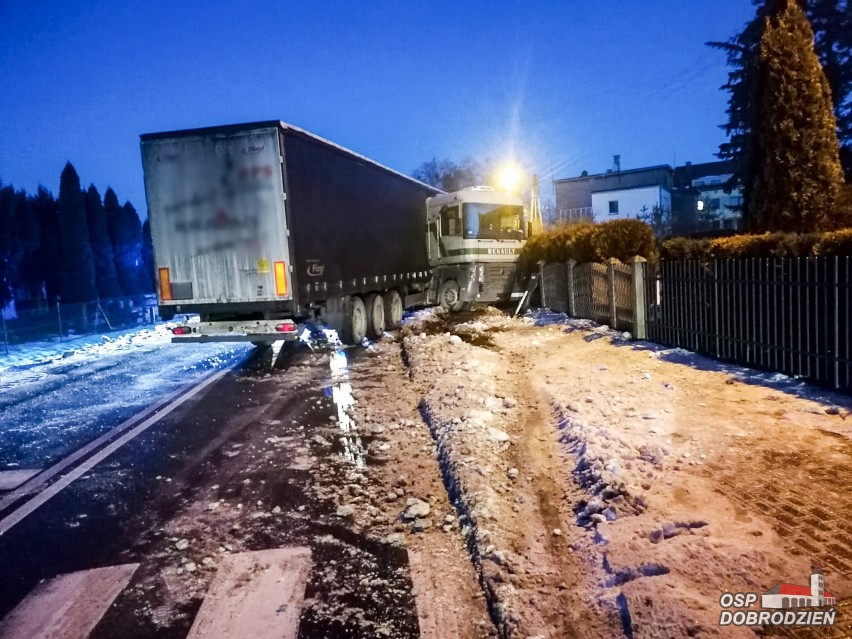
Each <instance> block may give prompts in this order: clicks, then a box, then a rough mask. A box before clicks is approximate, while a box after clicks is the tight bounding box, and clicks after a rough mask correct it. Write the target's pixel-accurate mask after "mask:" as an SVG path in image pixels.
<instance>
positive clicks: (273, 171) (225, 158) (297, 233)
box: [141, 121, 526, 344]
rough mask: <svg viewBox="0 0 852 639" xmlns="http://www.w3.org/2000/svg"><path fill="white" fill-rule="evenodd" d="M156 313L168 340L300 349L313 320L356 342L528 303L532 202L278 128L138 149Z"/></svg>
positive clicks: (144, 142) (224, 130)
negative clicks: (411, 315) (405, 325)
mask: <svg viewBox="0 0 852 639" xmlns="http://www.w3.org/2000/svg"><path fill="white" fill-rule="evenodd" d="M141 147H142V166H143V169H144V174H145V194H146V198H147V202H148V217H149V220H150V225H151V237H152V240H153V253H154V262H155V264H156V270H157V272H156V276H157V282H158V302H159V309H160V316H161V317H163V318H165V319H173V318H174V317H175V316H176V315H180V314H187V315H188V314H198V316H199V321H198V322H189V321H187V322H183V323H180V324H178V325H177V326H175V327H174V328H173V329H172V331H173V333H174V337H173V341H185V342H189V341H192V342H198V341H248V342H253V343H255V344H262V343H268V342H273V341H277V340H281V339H284V340H293V339H295V338H296V335H297V332H298V330H299V329H298V327H299V325H300V324H302V323H305V322H311V321H314V322H322V323H325V324H327V325H328V326H330V327H331V328H334V329H337V331H338V332H339V333H340V335H341V337H342V339H343V340H344V341H345V342H347V343H359V342H361V341H362V340H363V339H364V338H365V337H373V338H377V337H379V336H381V335H382V333H383V332H384V331H385V329H389V328H394V327H396V326H399V324H400V322H401V321H402V313H403V309H404V308H408V307H411V306H416V305H423V304H438V303H440V304H441V305H442V306H444V307H445V308H446V309H448V310H450V311H458V310H461V309H463V308H465V307H466V306H467V305H469V304H470V303H472V302H485V303H491V302H498V301H508V300H510V299H517V298H519V297H520V296H521V295H522V291H521V288H520V287H519V283H518V282H517V278H516V271H515V263H516V261H517V257H518V254H519V253H520V251H521V249H522V247H523V244H524V241H525V239H526V224H525V215H524V208H523V203H522V201H521V199H520V197H518V196H517V195H511V194H507V193H500V192H497V191H495V190H494V189H492V188H490V187H472V188H467V189H463V190H462V191H458V192H455V193H444V192H443V191H441V190H439V189H436V188H435V187H432V186H429V185H428V184H425V183H423V182H420V181H418V180H415V179H414V178H411V177H409V176H406V175H403V174H402V173H399V172H397V171H394V170H393V169H390V168H388V167H386V166H383V165H381V164H379V163H378V162H375V161H373V160H370V159H369V158H366V157H364V156H363V155H360V154H358V153H355V152H354V151H351V150H349V149H345V148H343V147H341V146H339V145H337V144H335V143H333V142H330V141H328V140H325V139H323V138H321V137H319V136H317V135H314V134H312V133H309V132H307V131H305V130H304V129H300V128H298V127H295V126H293V125H291V124H286V123H284V122H280V121H267V122H255V123H249V124H238V125H228V126H219V127H210V128H202V129H188V130H182V131H171V132H167V133H151V134H145V135H142V136H141Z"/></svg>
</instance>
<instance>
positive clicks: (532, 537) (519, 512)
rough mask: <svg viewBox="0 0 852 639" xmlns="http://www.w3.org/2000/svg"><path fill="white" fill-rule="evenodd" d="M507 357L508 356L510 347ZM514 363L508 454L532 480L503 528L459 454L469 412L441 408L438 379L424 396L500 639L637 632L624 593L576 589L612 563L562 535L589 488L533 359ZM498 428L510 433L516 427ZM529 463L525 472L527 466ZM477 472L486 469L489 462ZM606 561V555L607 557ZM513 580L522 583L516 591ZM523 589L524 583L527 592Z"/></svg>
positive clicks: (477, 343) (487, 343)
mask: <svg viewBox="0 0 852 639" xmlns="http://www.w3.org/2000/svg"><path fill="white" fill-rule="evenodd" d="M429 328H431V329H432V331H435V327H427V330H428V329H429ZM447 328H453V329H454V330H453V334H458V335H460V336H461V338H462V340H463V341H464V342H467V343H468V344H469V345H470V346H474V347H478V348H483V349H485V350H488V351H491V352H494V351H501V352H502V349H498V348H496V347H495V346H494V345H493V343H492V342H491V340H490V339H485V338H483V339H479V340H473V339H468V338H467V336H466V335H465V333H464V332H463V331H461V330H459V331H456V330H455V328H456V327H453V326H452V325H451V324H449V323H439V324H438V328H437V331H435V332H439V333H443V331H444V330H446V329H447ZM432 331H430V332H432ZM414 332H415V333H416V332H417V330H416V329H415V330H414ZM427 335H429V333H427ZM420 337H421V338H422V334H421V335H420ZM402 348H403V353H404V355H403V359H404V361H406V362H407V365H408V367H409V370H410V372H409V375H410V377H411V378H412V379H417V377H418V375H417V371H416V370H413V368H414V367H413V366H412V362H414V361H415V360H416V359H417V355H416V354H413V353H411V352H409V349H408V345H407V340H403V347H402ZM503 355H507V353H505V352H503ZM507 359H510V362H511V363H510V366H509V368H510V369H511V372H510V374H511V376H512V377H513V379H515V380H516V381H517V382H519V385H520V386H519V387H518V386H516V387H515V389H514V391H515V393H516V394H517V395H518V396H520V397H522V398H523V399H522V400H521V401H520V402H519V403H518V406H517V411H512V417H513V418H517V420H519V423H514V424H512V428H511V432H512V433H513V437H512V445H511V446H508V447H507V448H505V449H503V450H501V451H500V453H501V454H502V456H503V457H505V459H506V461H507V463H508V465H509V466H511V467H512V468H511V471H512V472H514V474H515V477H517V476H518V475H519V474H520V475H522V476H523V477H522V478H521V479H520V480H518V481H519V483H520V482H523V485H524V489H523V491H521V490H518V494H517V495H516V496H515V500H514V501H515V503H511V502H509V500H506V501H507V502H509V503H503V504H502V506H501V507H502V508H504V509H505V508H508V509H510V510H511V511H513V513H514V514H512V513H506V512H505V510H504V511H503V512H501V513H500V514H499V519H500V521H501V523H500V524H499V525H498V524H496V523H495V519H496V518H498V515H497V514H494V516H491V517H488V519H489V520H490V521H489V522H488V523H487V524H486V523H485V522H482V521H480V519H479V518H478V517H477V515H476V511H477V509H478V508H479V507H481V506H482V503H483V501H482V499H481V493H480V492H479V491H477V488H476V486H475V485H471V482H470V479H471V475H470V474H469V473H470V469H469V468H467V466H468V463H467V462H468V461H470V459H469V458H467V459H466V460H465V458H464V454H465V453H464V451H462V450H456V447H457V446H458V445H459V441H457V440H455V439H454V437H453V431H454V429H455V427H456V426H457V422H458V421H459V417H458V416H457V415H455V414H446V411H442V410H441V408H440V404H439V405H438V406H434V405H433V402H434V401H435V397H431V398H430V396H429V395H430V391H433V390H434V386H433V385H427V387H426V388H424V389H423V392H424V396H423V398H422V399H421V402H420V412H421V415H422V417H423V420H424V422H425V423H426V425H427V426H428V428H429V431H430V433H431V434H432V437H433V440H434V442H435V445H436V448H437V455H438V461H439V465H440V468H441V473H442V477H443V479H444V485H445V488H446V490H447V492H448V494H449V495H450V497H451V500H452V502H453V504H454V506H455V508H456V510H457V513H458V514H459V516H460V517H462V518H464V519H465V521H466V522H467V523H468V524H469V525H470V530H469V532H468V535H467V542H468V543H467V549H468V554H469V556H470V559H471V562H472V563H473V565H474V567H475V569H476V571H477V575H478V577H479V581H480V587H481V588H482V590H483V592H484V593H485V596H486V600H487V603H488V608H489V612H490V615H491V618H492V621H493V622H494V624H495V626H496V627H497V628H498V630H499V632H500V636H501V637H503V638H507V639H508V638H514V637H527V636H532V635H534V634H535V635H536V636H537V635H538V634H543V635H544V636H548V637H550V636H554V637H555V636H559V637H562V636H565V637H568V636H615V635H614V634H613V633H616V634H621V633H620V631H623V633H624V636H627V637H630V636H632V634H631V631H630V623H629V614H628V618H627V619H626V620H625V618H624V610H625V609H623V608H622V609H619V606H618V601H616V600H615V598H614V599H613V600H612V601H611V602H609V603H606V602H604V603H602V604H601V602H598V603H595V604H592V603H591V602H590V601H589V600H588V599H585V600H584V595H583V594H581V593H570V592H569V588H568V586H566V584H565V582H566V581H567V582H568V583H571V584H572V585H574V586H576V585H577V584H578V582H581V581H587V580H589V579H592V580H594V579H595V578H596V577H599V578H600V579H601V580H602V579H603V578H604V577H605V575H604V571H603V562H602V561H597V564H598V565H596V566H588V565H587V562H588V560H589V559H590V557H589V556H588V555H586V554H585V553H583V552H577V554H572V553H574V548H573V545H571V546H569V544H568V543H567V539H566V538H565V537H562V534H563V533H561V532H560V531H561V530H563V529H566V526H573V524H571V523H569V522H571V521H572V519H573V517H572V516H571V515H570V512H566V503H570V502H571V501H572V500H574V499H576V498H577V495H576V493H577V492H579V491H581V487H580V486H579V484H575V483H574V482H573V481H572V478H571V476H570V475H566V474H565V473H564V465H563V462H562V461H561V460H560V459H558V456H554V450H558V444H556V443H555V442H554V441H553V440H554V433H555V431H556V429H555V424H554V422H553V420H552V418H551V417H550V414H551V411H550V406H549V404H548V403H547V400H546V398H545V397H544V396H543V395H541V393H539V392H538V391H537V390H536V389H535V388H534V387H533V386H532V384H531V383H530V381H529V379H528V377H527V376H526V375H525V374H524V371H522V370H520V368H521V367H522V366H523V360H522V359H520V358H517V357H514V356H512V357H510V358H507ZM415 366H416V364H415ZM427 375H428V374H427ZM513 405H514V404H513ZM459 411H461V408H459ZM459 411H457V412H459ZM497 425H498V426H500V427H501V428H503V427H506V428H507V429H508V425H507V424H503V423H498V424H497ZM519 433H520V434H519ZM468 452H469V451H468ZM500 464H501V465H502V462H500ZM519 468H520V469H523V470H520V471H519V470H518V469H519ZM477 470H479V471H480V472H481V468H478V469H477ZM510 476H511V475H510ZM560 476H562V477H565V479H566V483H565V485H560V484H558V483H557V481H556V478H557V477H560ZM515 485H518V484H514V485H512V487H510V489H509V491H508V493H509V495H508V497H511V496H512V494H513V492H514V486H515ZM524 492H526V493H527V494H529V493H532V497H533V499H532V500H526V499H524V495H523V493H524ZM505 493H506V491H501V494H500V497H506V494H505ZM498 499H499V498H498ZM501 501H502V500H501ZM492 523H494V524H495V526H497V527H499V526H500V525H506V524H509V525H508V527H506V528H505V529H504V530H499V531H495V530H486V529H485V526H486V525H487V526H488V527H489V528H490V527H491V524H492ZM518 524H520V525H518ZM492 542H493V543H492ZM494 544H499V545H504V547H505V550H506V551H508V552H504V551H501V550H498V549H496V548H495V545H494ZM578 550H579V548H578ZM597 559H598V560H600V559H601V556H600V555H599V556H598V557H597ZM597 573H600V575H598V574H597ZM524 582H526V583H524ZM506 584H509V585H510V586H511V587H512V588H510V589H509V590H506V589H505V586H506ZM531 586H533V587H532V588H531ZM514 588H517V589H519V590H518V591H517V594H515V591H514V590H513V589H514ZM509 592H511V593H512V594H508V593H509ZM521 593H525V594H521ZM533 593H534V594H533ZM527 597H529V598H528V599H526V598H527ZM522 599H523V601H522ZM578 608H579V609H580V611H579V612H578V610H577V609H578ZM569 611H571V612H569ZM519 615H520V616H519ZM536 620H537V621H536ZM595 627H596V628H597V631H596V630H595V629H594V628H595Z"/></svg>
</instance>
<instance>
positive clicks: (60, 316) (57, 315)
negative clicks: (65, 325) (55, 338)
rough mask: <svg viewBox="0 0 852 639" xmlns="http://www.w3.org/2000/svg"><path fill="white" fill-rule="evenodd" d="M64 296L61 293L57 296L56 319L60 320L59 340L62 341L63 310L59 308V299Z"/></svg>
mask: <svg viewBox="0 0 852 639" xmlns="http://www.w3.org/2000/svg"><path fill="white" fill-rule="evenodd" d="M61 299H62V298H61V297H59V295H57V296H56V319H57V320H59V341H60V342H61V341H62V311H60V310H59V301H60V300H61Z"/></svg>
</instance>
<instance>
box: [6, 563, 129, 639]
mask: <svg viewBox="0 0 852 639" xmlns="http://www.w3.org/2000/svg"><path fill="white" fill-rule="evenodd" d="M138 567H139V564H124V565H122V566H110V567H108V568H95V569H94V570H82V571H80V572H72V573H68V574H66V575H60V576H58V577H54V578H53V579H51V580H49V581H46V582H44V583H42V584H39V585H38V586H36V588H35V590H33V591H32V592H31V593H30V594H29V595H27V597H26V599H24V600H23V601H22V602H21V603H20V604H18V606H17V607H16V608H15V609H14V610H13V611H12V612H10V613H9V615H8V616H7V617H6V618H5V619H3V621H2V622H0V637H3V639H85V638H86V637H88V636H89V633H90V632H91V631H92V630H93V629H94V627H95V626H96V625H98V622H99V621H100V620H101V617H103V616H104V613H105V612H106V611H107V609H108V608H109V607H110V606H111V605H112V602H113V601H114V600H115V598H116V597H118V595H119V593H120V592H121V591H122V590H124V588H125V586H127V584H128V583H129V582H130V578H131V577H132V576H133V573H134V572H136V569H137V568H138Z"/></svg>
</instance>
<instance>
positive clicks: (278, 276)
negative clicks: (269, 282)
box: [274, 262, 287, 295]
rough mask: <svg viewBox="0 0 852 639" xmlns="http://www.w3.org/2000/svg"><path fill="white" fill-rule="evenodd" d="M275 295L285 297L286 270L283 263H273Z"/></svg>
mask: <svg viewBox="0 0 852 639" xmlns="http://www.w3.org/2000/svg"><path fill="white" fill-rule="evenodd" d="M274 268H275V294H276V295H287V268H286V265H285V264H284V262H275V264H274Z"/></svg>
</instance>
